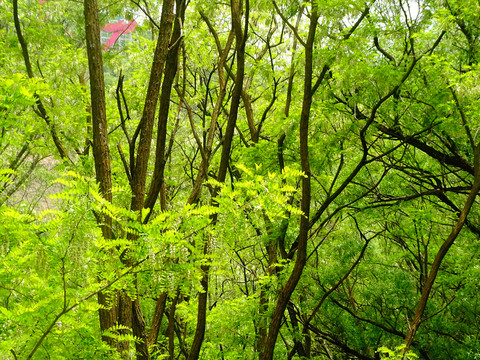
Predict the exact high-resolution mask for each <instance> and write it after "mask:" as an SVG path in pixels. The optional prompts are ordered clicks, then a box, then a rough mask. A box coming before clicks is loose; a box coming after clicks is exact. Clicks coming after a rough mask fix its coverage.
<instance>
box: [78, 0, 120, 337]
mask: <svg viewBox="0 0 480 360" xmlns="http://www.w3.org/2000/svg"><path fill="white" fill-rule="evenodd" d="M84 15H85V34H86V40H87V55H88V69H89V72H90V92H91V109H92V131H93V144H92V145H93V146H92V148H93V157H94V160H95V176H96V180H97V183H98V184H99V186H100V192H101V194H102V196H103V197H104V198H105V199H106V200H107V201H109V202H111V201H112V177H111V165H110V151H109V148H108V138H107V131H108V130H107V117H106V110H105V85H104V79H103V60H102V48H101V44H100V25H99V22H98V4H97V1H96V0H85V2H84ZM98 219H99V223H100V227H101V229H102V234H103V236H104V237H105V239H111V238H112V219H111V218H110V217H108V216H105V215H101V214H99V217H98ZM98 301H99V303H100V304H101V305H103V306H104V307H105V308H103V309H100V310H99V315H100V329H101V330H102V331H104V330H106V329H108V328H110V327H112V326H113V325H115V322H116V317H117V313H116V309H115V302H114V303H113V305H112V304H111V303H110V304H108V303H107V298H106V295H105V294H103V293H99V294H98ZM109 306H110V309H109V308H108V307H109ZM104 340H105V341H107V342H108V343H110V344H112V343H113V340H112V339H110V338H105V337H104Z"/></svg>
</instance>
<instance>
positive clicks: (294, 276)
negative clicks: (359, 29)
mask: <svg viewBox="0 0 480 360" xmlns="http://www.w3.org/2000/svg"><path fill="white" fill-rule="evenodd" d="M317 20H318V13H317V9H316V6H315V4H312V12H311V15H310V26H309V31H308V39H307V43H306V47H305V82H304V89H303V105H302V114H301V117H300V157H301V163H302V171H303V172H304V173H305V176H304V177H303V179H302V203H301V209H302V212H303V215H302V217H301V219H300V231H299V235H298V248H297V258H296V260H295V265H294V268H293V271H292V273H291V275H290V277H289V278H288V280H287V282H286V284H285V285H284V287H283V289H282V290H281V291H280V292H279V294H278V300H277V304H276V306H275V310H274V312H273V315H272V319H271V321H270V326H269V329H268V336H267V338H266V340H265V344H264V345H263V350H264V351H263V353H260V360H271V359H273V352H274V350H275V343H276V341H277V336H278V333H279V331H280V327H281V324H282V319H283V316H284V313H285V309H286V307H287V304H288V302H289V300H290V296H291V295H292V293H293V291H294V290H295V288H296V286H297V284H298V281H299V280H300V276H301V275H302V272H303V268H304V267H305V263H306V260H307V239H308V228H309V226H308V222H309V216H310V176H311V174H310V163H309V158H308V123H309V118H310V107H311V103H312V73H313V43H314V39H315V31H316V28H317Z"/></svg>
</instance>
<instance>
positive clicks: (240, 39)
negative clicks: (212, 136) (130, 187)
mask: <svg viewBox="0 0 480 360" xmlns="http://www.w3.org/2000/svg"><path fill="white" fill-rule="evenodd" d="M242 9H243V5H242V2H241V0H232V1H231V11H232V27H233V30H234V33H235V38H236V51H237V76H236V78H235V86H234V89H233V95H232V101H231V103H230V112H229V117H228V121H227V127H226V129H225V135H224V137H223V147H222V156H221V159H220V167H219V169H218V176H217V180H218V181H219V182H222V183H223V182H225V178H226V175H227V169H228V163H229V161H230V151H231V147H232V140H233V134H234V131H235V124H236V122H237V116H238V108H239V106H240V98H241V95H242V88H243V79H244V73H245V43H246V37H247V33H248V14H249V0H246V11H245V27H244V29H243V30H242ZM214 196H215V194H212V197H214ZM216 220H217V216H216V214H215V215H213V216H212V226H215V223H216ZM210 251H211V249H210V244H209V240H208V239H206V241H205V245H204V249H203V253H204V255H208V254H209V253H210ZM201 270H202V279H201V280H200V285H201V286H202V289H203V291H202V292H201V293H200V294H199V295H198V310H197V327H196V330H195V337H194V339H193V342H192V346H191V347H190V352H189V354H188V358H187V360H197V359H198V358H199V355H200V349H201V347H202V343H203V339H204V337H205V327H206V320H207V300H208V282H209V271H210V266H209V265H202V266H201Z"/></svg>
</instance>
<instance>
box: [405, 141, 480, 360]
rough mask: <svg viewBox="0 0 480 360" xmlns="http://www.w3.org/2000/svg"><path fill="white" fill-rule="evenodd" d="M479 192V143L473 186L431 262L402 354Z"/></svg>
mask: <svg viewBox="0 0 480 360" xmlns="http://www.w3.org/2000/svg"><path fill="white" fill-rule="evenodd" d="M479 190H480V143H479V144H477V145H476V147H475V149H474V180H473V186H472V188H471V190H470V193H469V194H468V197H467V200H466V201H465V205H464V207H463V209H462V211H461V213H460V216H459V218H458V220H457V223H456V224H455V226H454V227H453V229H452V232H451V233H450V235H449V236H448V238H447V239H446V240H445V241H444V242H443V244H442V246H441V247H440V249H439V250H438V253H437V255H436V256H435V259H434V260H433V263H432V267H431V269H430V273H429V274H428V277H427V280H426V281H425V285H424V286H423V289H422V295H421V297H420V301H419V302H418V305H417V309H416V310H415V315H414V317H413V320H412V322H411V323H410V324H409V328H408V333H407V336H406V337H405V348H404V354H406V353H407V352H408V351H409V350H410V346H411V345H412V342H413V340H414V338H415V334H416V333H417V330H418V328H419V327H420V325H421V323H422V320H423V314H424V312H425V307H426V306H427V302H428V298H429V296H430V292H431V291H432V288H433V284H434V283H435V279H436V278H437V275H438V271H439V270H440V266H441V265H442V261H443V259H444V258H445V256H446V255H447V253H448V250H449V249H450V248H451V246H452V245H453V243H454V242H455V239H456V238H457V236H458V234H459V233H460V230H462V227H463V225H464V224H465V221H466V220H467V216H468V214H469V212H470V209H471V208H472V205H473V204H474V202H475V198H476V197H477V195H478V192H479Z"/></svg>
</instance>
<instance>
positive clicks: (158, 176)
mask: <svg viewBox="0 0 480 360" xmlns="http://www.w3.org/2000/svg"><path fill="white" fill-rule="evenodd" d="M176 9H177V15H176V18H177V21H176V22H175V26H174V28H173V34H172V41H171V43H172V47H171V48H170V50H169V51H168V54H167V59H166V64H165V75H164V78H163V82H162V94H161V96H160V108H159V110H158V129H157V144H156V148H155V168H154V171H153V177H152V182H151V183H150V188H149V191H148V195H147V198H146V200H145V205H144V207H145V208H148V209H150V210H153V207H154V206H155V203H156V201H157V198H158V195H159V193H160V190H161V189H162V185H163V181H164V178H163V174H164V171H165V164H166V161H167V160H166V158H165V152H166V147H167V120H168V112H169V109H170V95H171V93H172V87H173V82H174V80H175V75H176V74H177V67H178V50H179V49H180V45H181V36H182V24H183V19H184V15H185V1H184V0H177V4H176ZM151 213H152V212H151V211H150V213H149V214H151Z"/></svg>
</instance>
